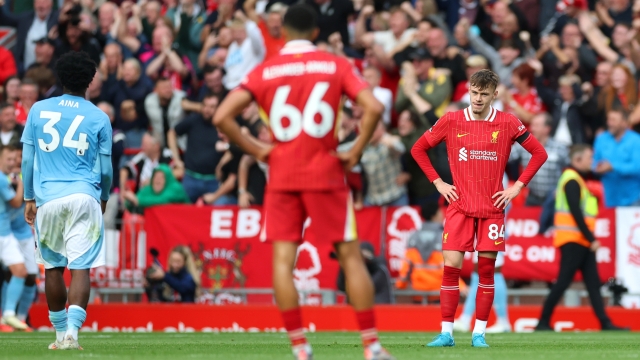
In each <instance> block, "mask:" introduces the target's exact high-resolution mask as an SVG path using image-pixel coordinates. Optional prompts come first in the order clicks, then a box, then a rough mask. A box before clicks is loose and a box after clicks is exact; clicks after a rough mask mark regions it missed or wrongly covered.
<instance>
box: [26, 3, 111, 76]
mask: <svg viewBox="0 0 640 360" xmlns="http://www.w3.org/2000/svg"><path fill="white" fill-rule="evenodd" d="M81 11H82V6H80V5H75V6H74V7H72V8H71V9H70V10H68V11H67V12H66V13H65V18H64V20H62V19H61V20H60V23H59V24H58V33H59V38H58V41H57V44H56V50H55V57H56V58H59V57H60V56H62V55H64V54H66V53H68V52H70V51H84V52H86V53H87V54H89V57H90V58H91V60H93V61H94V62H95V63H96V64H100V56H101V52H102V48H101V47H100V43H98V41H97V40H96V39H95V38H94V37H93V36H92V35H91V33H90V32H89V31H88V29H86V27H85V25H84V23H82V22H81V19H80V12H81ZM38 39H39V38H38Z"/></svg>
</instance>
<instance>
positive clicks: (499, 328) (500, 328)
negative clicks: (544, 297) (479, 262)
mask: <svg viewBox="0 0 640 360" xmlns="http://www.w3.org/2000/svg"><path fill="white" fill-rule="evenodd" d="M503 264H504V253H501V252H500V253H498V257H497V258H496V270H495V274H494V276H493V281H494V286H495V294H494V297H493V309H494V310H495V312H496V318H497V319H496V323H495V324H494V325H493V326H491V327H488V328H487V330H486V333H487V334H492V333H502V332H510V331H511V323H510V322H509V315H508V313H507V307H508V300H509V299H508V294H507V282H506V281H505V279H504V276H503V275H502V265H503Z"/></svg>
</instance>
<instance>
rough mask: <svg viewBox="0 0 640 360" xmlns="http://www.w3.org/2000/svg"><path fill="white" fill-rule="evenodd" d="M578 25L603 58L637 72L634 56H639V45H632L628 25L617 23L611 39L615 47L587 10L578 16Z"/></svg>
mask: <svg viewBox="0 0 640 360" xmlns="http://www.w3.org/2000/svg"><path fill="white" fill-rule="evenodd" d="M581 1H582V0H581ZM578 26H579V27H580V31H582V34H583V35H584V37H585V38H586V39H587V41H588V42H589V45H591V47H592V48H593V50H594V51H595V52H596V53H597V54H598V55H599V56H600V57H601V58H603V59H604V60H605V61H609V62H612V63H618V62H619V63H622V64H624V65H626V66H627V67H628V68H629V69H631V72H632V73H635V72H636V66H635V64H634V61H633V58H634V57H636V56H638V49H637V47H636V48H635V49H634V48H633V47H632V46H631V36H629V35H630V34H629V31H630V29H629V26H628V25H626V24H617V25H616V27H615V28H614V32H613V34H612V36H611V40H610V43H611V45H612V47H613V48H612V47H610V46H609V45H608V44H609V39H607V37H606V36H605V35H604V34H603V33H602V31H600V29H598V26H597V25H596V24H595V23H594V21H593V19H591V17H590V16H589V14H588V13H587V12H583V13H581V14H580V15H579V16H578ZM614 48H615V50H614Z"/></svg>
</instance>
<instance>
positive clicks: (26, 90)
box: [15, 79, 39, 125]
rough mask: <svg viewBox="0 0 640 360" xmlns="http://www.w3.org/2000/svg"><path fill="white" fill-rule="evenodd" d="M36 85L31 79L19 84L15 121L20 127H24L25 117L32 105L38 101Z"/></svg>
mask: <svg viewBox="0 0 640 360" xmlns="http://www.w3.org/2000/svg"><path fill="white" fill-rule="evenodd" d="M38 94H39V89H38V84H36V83H35V82H34V81H33V80H31V79H24V81H22V84H20V91H19V95H18V101H17V102H16V103H15V108H16V121H17V122H18V124H20V125H24V124H25V123H26V122H27V115H29V110H31V107H32V106H33V104H35V103H36V101H38Z"/></svg>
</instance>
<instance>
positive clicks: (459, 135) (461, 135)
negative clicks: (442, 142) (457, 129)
mask: <svg viewBox="0 0 640 360" xmlns="http://www.w3.org/2000/svg"><path fill="white" fill-rule="evenodd" d="M467 135H469V134H458V137H459V138H461V137H463V136H467Z"/></svg>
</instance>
